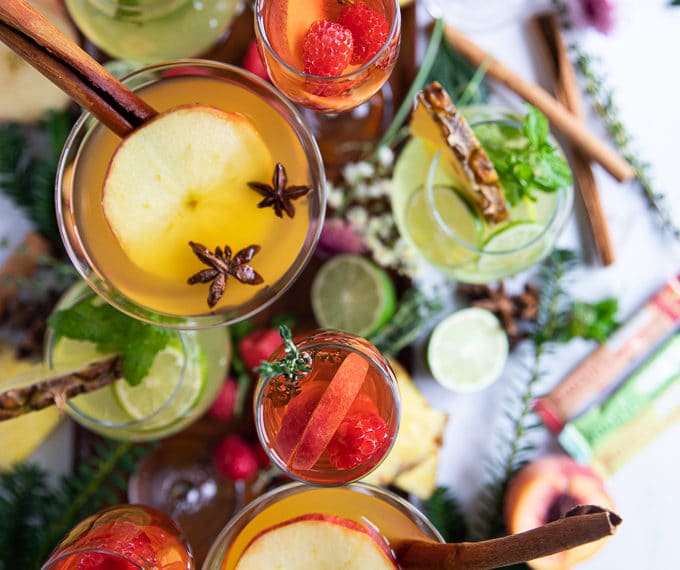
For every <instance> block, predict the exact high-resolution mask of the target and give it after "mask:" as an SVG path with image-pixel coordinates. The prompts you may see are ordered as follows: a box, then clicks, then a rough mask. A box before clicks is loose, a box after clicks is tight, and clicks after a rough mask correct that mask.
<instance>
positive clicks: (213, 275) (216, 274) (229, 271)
mask: <svg viewBox="0 0 680 570" xmlns="http://www.w3.org/2000/svg"><path fill="white" fill-rule="evenodd" d="M189 245H190V246H191V249H192V251H193V252H194V253H195V254H196V257H198V259H200V260H201V261H202V262H203V263H205V264H206V265H207V266H208V267H210V269H203V270H202V271H199V272H198V273H195V274H194V275H192V276H191V277H189V279H188V280H187V283H189V285H194V284H196V283H208V282H209V281H212V284H211V285H210V292H209V293H208V306H209V307H210V308H211V309H212V308H213V307H214V306H215V305H216V304H217V302H218V301H219V300H220V299H221V298H222V295H223V294H224V289H225V288H226V286H227V278H228V277H229V276H232V277H235V278H236V279H238V280H239V281H240V282H241V283H245V284H246V285H259V284H260V283H262V282H264V279H263V278H262V276H261V275H260V274H259V273H258V272H257V271H255V270H254V269H253V268H252V267H250V266H249V265H248V263H249V262H250V261H251V260H252V259H253V257H254V255H255V254H256V253H257V252H258V251H260V246H259V245H249V246H248V247H244V248H243V249H242V250H240V251H239V252H238V253H237V254H236V255H235V256H234V257H233V258H232V257H231V248H230V247H229V246H228V245H225V246H224V251H222V249H221V248H220V246H219V245H218V246H217V247H216V248H215V252H214V253H213V252H212V251H210V250H209V249H208V248H207V247H205V246H204V245H202V244H200V243H196V242H193V241H190V242H189Z"/></svg>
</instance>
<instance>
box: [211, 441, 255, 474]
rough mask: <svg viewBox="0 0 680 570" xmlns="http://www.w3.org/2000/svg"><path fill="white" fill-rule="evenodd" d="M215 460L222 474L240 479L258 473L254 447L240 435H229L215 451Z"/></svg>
mask: <svg viewBox="0 0 680 570" xmlns="http://www.w3.org/2000/svg"><path fill="white" fill-rule="evenodd" d="M213 462H214V463H215V467H216V469H217V471H218V472H219V473H220V475H222V476H224V477H226V478H227V479H231V480H232V481H240V480H241V479H250V478H251V477H252V476H253V475H255V473H257V458H256V456H255V452H254V451H253V448H252V447H251V446H250V445H249V444H248V443H247V442H246V441H244V440H243V439H242V438H241V437H240V436H238V435H228V436H226V437H224V438H222V440H220V442H219V443H218V444H217V447H216V448H215V450H214V451H213Z"/></svg>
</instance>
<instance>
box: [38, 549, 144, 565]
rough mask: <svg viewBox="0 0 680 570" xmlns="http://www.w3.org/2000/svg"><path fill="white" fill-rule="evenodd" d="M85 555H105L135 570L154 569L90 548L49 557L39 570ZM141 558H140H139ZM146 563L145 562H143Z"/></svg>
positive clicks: (114, 553) (102, 550)
mask: <svg viewBox="0 0 680 570" xmlns="http://www.w3.org/2000/svg"><path fill="white" fill-rule="evenodd" d="M85 554H106V555H108V556H112V557H114V558H117V559H119V560H122V561H123V562H126V563H127V564H129V565H130V566H133V567H134V568H135V569H137V570H153V568H155V567H154V566H153V564H151V563H148V564H144V565H143V566H140V565H139V564H137V563H136V562H134V561H133V560H130V558H128V557H127V556H124V555H123V554H120V553H119V552H114V551H112V550H107V549H106V548H97V547H92V548H77V549H75V550H69V551H67V552H63V553H61V554H59V555H58V556H56V557H54V558H52V557H50V559H49V560H47V562H45V563H44V564H43V565H42V566H41V567H40V570H50V568H54V567H55V565H56V564H59V563H60V562H63V561H65V560H68V559H70V558H73V557H75V556H83V555H85ZM140 558H141V557H140ZM145 562H147V561H145Z"/></svg>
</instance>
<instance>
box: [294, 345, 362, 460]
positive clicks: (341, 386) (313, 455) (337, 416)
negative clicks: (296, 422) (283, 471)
mask: <svg viewBox="0 0 680 570" xmlns="http://www.w3.org/2000/svg"><path fill="white" fill-rule="evenodd" d="M367 372H368V360H366V359H365V358H364V357H363V356H361V355H359V354H357V353H356V352H350V353H349V354H348V355H347V356H346V357H345V359H344V360H343V361H342V363H341V364H340V367H339V368H338V369H337V371H336V372H335V375H334V376H333V378H332V379H331V381H330V383H329V384H328V387H327V388H326V391H325V392H324V393H323V396H321V399H320V400H319V403H318V404H317V406H316V408H314V412H312V415H311V416H310V418H309V421H308V422H307V426H306V427H305V429H304V431H303V432H302V435H301V437H300V440H299V443H298V446H297V449H296V450H295V451H294V455H293V462H292V467H293V469H295V470H298V471H307V470H309V469H311V468H312V467H314V464H315V463H316V462H317V461H318V460H319V458H320V457H321V455H322V454H323V452H324V451H325V449H326V447H328V443H329V442H330V440H331V439H332V438H333V434H335V432H336V431H337V429H338V426H339V425H340V423H341V422H342V420H343V419H344V418H345V416H346V415H347V413H348V412H349V410H350V408H351V407H352V403H353V402H354V400H355V398H356V397H357V394H358V393H359V390H361V386H362V385H363V383H364V380H365V378H366V374H367Z"/></svg>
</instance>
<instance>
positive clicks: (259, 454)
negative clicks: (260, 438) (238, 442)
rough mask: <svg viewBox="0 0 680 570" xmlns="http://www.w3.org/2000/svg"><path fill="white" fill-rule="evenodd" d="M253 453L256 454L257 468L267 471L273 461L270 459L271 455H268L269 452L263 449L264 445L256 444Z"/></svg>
mask: <svg viewBox="0 0 680 570" xmlns="http://www.w3.org/2000/svg"><path fill="white" fill-rule="evenodd" d="M253 451H254V452H255V461H257V466H258V467H259V468H260V469H267V468H268V467H269V466H270V465H271V462H272V461H271V459H269V455H267V452H266V451H265V450H264V447H262V444H260V443H256V444H255V445H254V446H253Z"/></svg>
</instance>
